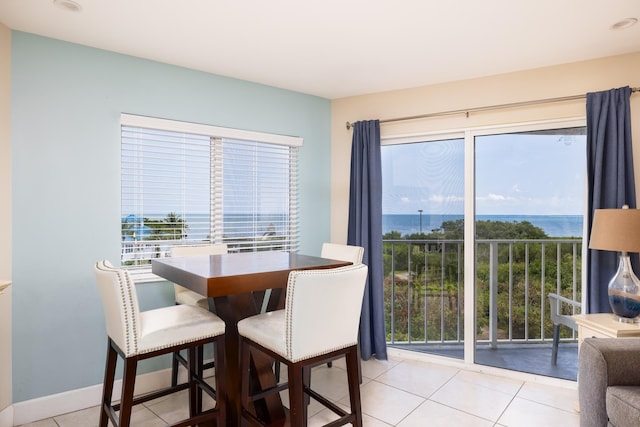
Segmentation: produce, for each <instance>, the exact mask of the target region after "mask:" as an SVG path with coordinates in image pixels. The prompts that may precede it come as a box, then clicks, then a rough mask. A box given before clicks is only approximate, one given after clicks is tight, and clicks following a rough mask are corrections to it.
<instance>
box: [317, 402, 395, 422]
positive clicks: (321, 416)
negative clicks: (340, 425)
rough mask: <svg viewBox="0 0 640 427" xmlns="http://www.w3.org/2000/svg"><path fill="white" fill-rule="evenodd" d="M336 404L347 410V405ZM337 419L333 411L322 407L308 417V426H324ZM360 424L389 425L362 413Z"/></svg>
mask: <svg viewBox="0 0 640 427" xmlns="http://www.w3.org/2000/svg"><path fill="white" fill-rule="evenodd" d="M338 406H340V407H341V408H342V409H344V410H345V411H349V407H348V406H344V405H342V404H339V403H338ZM337 419H338V416H337V415H336V414H335V413H333V411H331V410H329V409H323V410H322V411H320V412H318V413H317V414H316V415H314V416H312V417H309V421H308V427H320V426H324V425H326V424H328V423H330V422H331V421H335V420H337ZM362 424H363V425H365V426H367V427H389V426H390V424H387V423H385V422H382V421H380V420H378V419H376V418H373V417H371V416H369V415H367V414H364V413H363V414H362Z"/></svg>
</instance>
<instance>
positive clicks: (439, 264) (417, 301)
mask: <svg viewBox="0 0 640 427" xmlns="http://www.w3.org/2000/svg"><path fill="white" fill-rule="evenodd" d="M382 175H383V190H382V198H383V207H382V209H383V223H382V227H383V251H384V255H383V257H384V298H385V321H386V331H387V342H388V343H389V345H390V346H396V347H402V348H405V349H410V350H415V351H422V352H428V353H436V354H440V355H446V356H451V357H456V358H463V356H464V352H463V338H464V328H463V325H464V316H463V313H464V306H463V302H464V287H463V283H464V275H463V266H464V263H463V259H462V257H463V253H464V250H463V239H464V234H463V232H464V227H463V216H464V139H461V138H460V139H447V140H438V141H412V142H410V143H402V144H395V145H383V147H382Z"/></svg>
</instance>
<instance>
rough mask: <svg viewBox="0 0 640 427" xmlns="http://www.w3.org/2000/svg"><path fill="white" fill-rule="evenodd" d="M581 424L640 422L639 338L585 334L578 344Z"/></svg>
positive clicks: (599, 426) (623, 426) (613, 426)
mask: <svg viewBox="0 0 640 427" xmlns="http://www.w3.org/2000/svg"><path fill="white" fill-rule="evenodd" d="M578 395H579V399H580V426H581V427H604V426H610V427H637V426H640V338H587V339H585V340H584V342H583V343H582V345H581V346H580V356H579V359H578Z"/></svg>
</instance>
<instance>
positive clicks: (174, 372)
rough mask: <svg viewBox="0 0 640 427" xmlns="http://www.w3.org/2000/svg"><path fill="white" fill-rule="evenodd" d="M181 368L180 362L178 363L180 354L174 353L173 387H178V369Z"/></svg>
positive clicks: (172, 363)
mask: <svg viewBox="0 0 640 427" xmlns="http://www.w3.org/2000/svg"><path fill="white" fill-rule="evenodd" d="M179 366H180V362H178V352H175V353H173V356H172V360H171V386H172V387H175V386H176V385H178V367H179Z"/></svg>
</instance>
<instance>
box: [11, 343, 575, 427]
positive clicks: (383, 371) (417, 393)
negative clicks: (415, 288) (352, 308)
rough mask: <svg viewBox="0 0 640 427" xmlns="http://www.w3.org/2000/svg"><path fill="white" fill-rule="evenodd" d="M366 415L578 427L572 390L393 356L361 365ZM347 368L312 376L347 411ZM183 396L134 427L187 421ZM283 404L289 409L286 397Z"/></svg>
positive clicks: (375, 420) (67, 422)
mask: <svg viewBox="0 0 640 427" xmlns="http://www.w3.org/2000/svg"><path fill="white" fill-rule="evenodd" d="M362 373H363V383H362V386H361V394H362V411H363V414H364V426H365V427H388V426H398V427H418V426H420V427H422V426H424V425H427V424H428V425H429V426H433V427H437V426H472V427H475V426H478V427H481V426H487V427H490V426H495V427H501V426H518V427H520V426H521V427H527V426H532V427H533V426H535V427H539V426H546V427H554V426H558V427H560V426H561V427H572V426H578V425H579V415H578V414H577V413H576V412H575V411H574V409H573V408H574V404H575V403H576V401H577V398H578V394H577V387H576V384H575V382H570V381H560V380H548V379H544V378H540V377H533V376H531V377H527V378H526V379H525V380H522V379H516V376H513V375H511V376H510V377H507V376H501V372H497V373H496V372H491V373H484V372H483V373H481V372H478V371H475V370H469V369H465V368H464V366H463V365H457V364H455V363H449V362H446V361H442V360H438V359H428V358H420V357H415V356H414V355H411V354H410V352H405V353H403V352H400V353H393V354H392V355H390V358H389V360H388V361H378V360H370V361H367V362H363V364H362ZM344 374H345V373H344V363H341V362H339V361H336V362H334V365H333V368H327V367H326V366H321V367H318V368H315V369H314V371H313V374H312V379H311V382H312V385H313V387H314V388H315V389H316V390H317V391H318V392H320V393H321V394H324V395H325V396H327V397H328V398H330V399H331V400H333V401H335V402H338V403H339V404H343V405H348V404H349V400H348V394H347V385H346V375H344ZM185 398H186V396H182V397H165V398H162V399H158V400H156V401H151V402H148V403H147V404H145V405H144V406H139V407H137V408H136V409H135V410H134V417H133V419H132V425H133V426H136V427H155V426H166V425H167V423H171V422H174V421H177V420H179V419H181V418H183V417H184V416H185V415H186V408H185V407H184V406H185V405H186V400H185ZM283 401H284V402H285V404H286V403H287V398H286V395H285V394H284V393H283ZM98 414H99V411H98V407H92V408H89V409H85V410H81V411H77V412H73V413H69V414H64V415H59V416H56V417H53V418H48V419H45V420H41V421H37V422H34V423H30V424H25V425H23V426H22V427H91V426H97V425H98ZM309 417H310V418H309V426H320V425H324V424H326V423H327V422H329V421H330V420H331V419H332V417H333V413H332V412H330V411H329V410H327V409H324V408H323V407H322V406H321V405H320V404H319V403H317V402H315V401H313V400H312V403H311V405H310V407H309Z"/></svg>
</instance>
